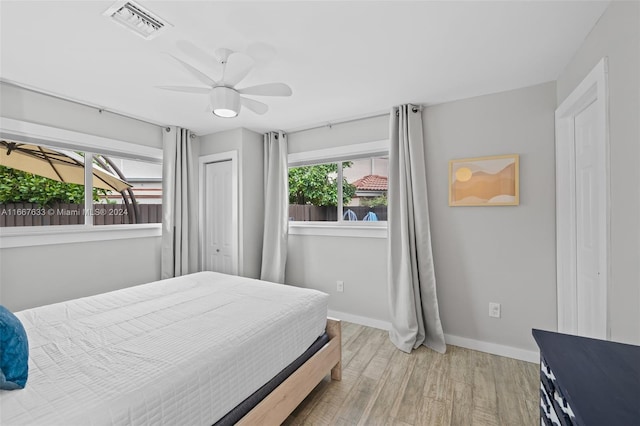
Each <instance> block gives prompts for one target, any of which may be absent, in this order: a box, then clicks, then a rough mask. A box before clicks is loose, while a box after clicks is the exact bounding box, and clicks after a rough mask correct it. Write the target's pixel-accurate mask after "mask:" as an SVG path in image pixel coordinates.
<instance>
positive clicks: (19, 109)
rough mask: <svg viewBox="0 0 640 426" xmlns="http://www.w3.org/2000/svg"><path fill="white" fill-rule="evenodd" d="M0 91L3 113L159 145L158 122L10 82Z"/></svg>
mask: <svg viewBox="0 0 640 426" xmlns="http://www.w3.org/2000/svg"><path fill="white" fill-rule="evenodd" d="M0 94H1V95H2V96H0V114H1V115H2V116H3V117H7V118H13V119H16V120H23V121H29V122H32V123H37V124H43V125H46V126H52V127H57V128H59V129H66V130H72V131H75V132H81V133H87V134H90V135H96V136H102V137H105V138H111V139H116V140H121V141H125V142H132V143H136V144H139V145H146V146H151V147H154V148H162V128H161V127H159V126H154V125H153V124H149V123H145V122H142V121H139V120H135V119H132V118H128V117H124V116H122V115H118V114H113V113H110V112H107V111H104V112H102V113H100V112H98V110H97V109H95V108H91V107H87V106H85V105H80V104H78V103H75V102H69V101H65V100H62V99H58V98H54V97H51V96H47V95H43V94H42V93H37V92H33V91H31V90H26V89H22V88H20V87H16V86H12V85H10V84H5V83H0ZM105 148H107V147H105Z"/></svg>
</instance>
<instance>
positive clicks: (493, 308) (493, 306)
mask: <svg viewBox="0 0 640 426" xmlns="http://www.w3.org/2000/svg"><path fill="white" fill-rule="evenodd" d="M489 316H490V317H493V318H500V304H499V303H495V302H491V303H489Z"/></svg>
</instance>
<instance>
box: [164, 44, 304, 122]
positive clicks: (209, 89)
mask: <svg viewBox="0 0 640 426" xmlns="http://www.w3.org/2000/svg"><path fill="white" fill-rule="evenodd" d="M214 54H215V59H216V62H218V63H219V64H220V65H221V67H222V74H221V77H220V80H218V81H216V80H214V79H212V78H211V77H209V76H208V75H206V74H205V73H203V72H202V71H200V70H198V69H197V68H195V67H194V66H192V65H190V64H189V63H187V62H185V61H183V60H182V59H180V58H178V57H176V56H174V55H170V56H171V57H172V58H173V59H175V60H176V61H177V62H178V63H179V64H180V65H182V66H183V67H184V68H185V69H186V70H187V71H188V72H189V73H190V74H191V75H193V76H194V77H195V78H196V79H198V80H199V81H200V82H201V83H203V84H204V85H206V87H193V86H157V87H158V88H160V89H164V90H172V91H176V92H184V93H197V94H206V95H209V100H210V103H211V104H210V110H209V111H211V112H213V114H214V115H216V116H218V117H224V118H232V117H235V116H237V115H238V114H239V112H240V107H241V106H243V107H245V108H247V109H249V110H251V111H253V112H255V113H256V114H264V113H266V112H267V111H268V109H269V107H268V106H267V104H265V103H263V102H259V101H256V100H254V99H251V98H247V97H244V96H241V95H249V96H291V94H292V93H293V92H292V90H291V88H290V87H289V86H287V85H286V84H284V83H266V84H259V85H257V86H250V87H245V88H242V89H237V88H236V87H235V86H236V84H238V83H239V82H240V81H242V79H244V78H245V77H246V76H247V74H249V72H250V71H251V68H252V67H253V59H251V57H250V56H248V55H246V54H243V53H240V52H234V51H233V50H230V49H225V48H220V49H216V51H215V52H214Z"/></svg>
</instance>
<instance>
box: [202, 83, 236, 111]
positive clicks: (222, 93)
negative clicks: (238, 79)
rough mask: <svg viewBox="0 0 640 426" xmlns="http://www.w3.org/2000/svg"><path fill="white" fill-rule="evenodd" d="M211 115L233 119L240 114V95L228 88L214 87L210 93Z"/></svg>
mask: <svg viewBox="0 0 640 426" xmlns="http://www.w3.org/2000/svg"><path fill="white" fill-rule="evenodd" d="M209 96H210V99H211V107H212V109H213V114H214V115H216V116H218V117H222V118H233V117H236V116H237V115H238V113H239V112H240V94H239V93H238V92H236V91H235V90H234V89H231V88H229V87H224V86H219V87H214V88H213V89H212V90H211V93H210V95H209Z"/></svg>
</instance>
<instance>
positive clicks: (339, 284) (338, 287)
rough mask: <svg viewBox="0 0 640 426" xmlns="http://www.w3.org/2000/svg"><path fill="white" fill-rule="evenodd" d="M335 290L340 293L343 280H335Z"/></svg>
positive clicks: (342, 288)
mask: <svg viewBox="0 0 640 426" xmlns="http://www.w3.org/2000/svg"><path fill="white" fill-rule="evenodd" d="M336 290H337V291H338V292H339V293H342V292H343V291H344V281H336Z"/></svg>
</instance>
